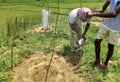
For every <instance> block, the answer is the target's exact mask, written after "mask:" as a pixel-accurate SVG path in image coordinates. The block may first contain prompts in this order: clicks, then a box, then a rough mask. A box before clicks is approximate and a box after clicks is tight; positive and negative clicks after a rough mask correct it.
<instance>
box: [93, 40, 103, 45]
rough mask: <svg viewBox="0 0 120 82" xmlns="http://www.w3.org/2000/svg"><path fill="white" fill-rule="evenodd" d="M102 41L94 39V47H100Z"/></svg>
mask: <svg viewBox="0 0 120 82" xmlns="http://www.w3.org/2000/svg"><path fill="white" fill-rule="evenodd" d="M101 41H102V39H96V40H95V41H94V45H95V46H97V47H100V43H101Z"/></svg>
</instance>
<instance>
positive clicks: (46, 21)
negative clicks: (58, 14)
mask: <svg viewBox="0 0 120 82" xmlns="http://www.w3.org/2000/svg"><path fill="white" fill-rule="evenodd" d="M49 25H50V10H46V9H42V26H43V29H44V30H46V29H48V28H49Z"/></svg>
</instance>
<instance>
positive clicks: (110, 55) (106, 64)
mask: <svg viewBox="0 0 120 82" xmlns="http://www.w3.org/2000/svg"><path fill="white" fill-rule="evenodd" d="M113 51H114V45H113V44H110V43H108V52H107V57H106V60H105V62H104V65H103V66H102V69H107V67H108V62H109V60H110V58H111V57H112V55H113Z"/></svg>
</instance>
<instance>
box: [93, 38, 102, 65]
mask: <svg viewBox="0 0 120 82" xmlns="http://www.w3.org/2000/svg"><path fill="white" fill-rule="evenodd" d="M101 41H102V39H96V40H95V41H94V44H95V54H96V59H95V62H94V65H100V50H101V47H100V44H101Z"/></svg>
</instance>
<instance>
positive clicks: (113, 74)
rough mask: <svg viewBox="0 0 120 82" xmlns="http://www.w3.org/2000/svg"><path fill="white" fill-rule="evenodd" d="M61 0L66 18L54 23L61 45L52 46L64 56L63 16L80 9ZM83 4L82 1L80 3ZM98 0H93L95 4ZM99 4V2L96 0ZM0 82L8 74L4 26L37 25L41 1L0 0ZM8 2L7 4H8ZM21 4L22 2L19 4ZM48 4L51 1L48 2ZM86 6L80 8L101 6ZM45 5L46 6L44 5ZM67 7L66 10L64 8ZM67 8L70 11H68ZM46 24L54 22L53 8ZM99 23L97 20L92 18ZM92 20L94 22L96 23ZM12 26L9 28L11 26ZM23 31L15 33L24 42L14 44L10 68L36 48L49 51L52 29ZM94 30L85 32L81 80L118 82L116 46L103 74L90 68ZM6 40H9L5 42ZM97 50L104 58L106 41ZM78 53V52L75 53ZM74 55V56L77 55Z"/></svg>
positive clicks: (6, 79) (119, 54)
mask: <svg viewBox="0 0 120 82" xmlns="http://www.w3.org/2000/svg"><path fill="white" fill-rule="evenodd" d="M72 1H73V0H69V1H68V2H67V1H65V2H64V1H63V2H62V0H61V2H60V13H63V14H66V15H59V19H58V22H57V32H56V33H57V35H56V41H58V42H59V41H60V42H63V43H62V44H56V45H55V49H56V50H58V51H60V52H61V53H63V54H64V55H65V54H66V53H67V51H69V50H70V46H69V31H68V21H67V19H68V18H67V15H68V13H69V12H70V10H71V9H72V8H76V7H80V4H79V3H75V2H78V0H75V1H74V3H72ZM84 1H86V0H84ZM97 1H98V0H95V2H97ZM99 1H103V0H99ZM0 2H1V3H0V16H1V17H0V37H1V38H0V82H9V72H10V65H11V63H10V62H11V61H10V59H11V56H10V50H11V44H12V43H11V38H9V37H11V36H9V37H7V32H8V25H7V23H9V24H10V26H11V28H13V27H15V25H14V24H15V19H16V17H17V18H18V23H17V24H18V27H19V28H21V27H24V26H25V27H26V30H27V29H32V27H34V26H35V25H38V24H41V9H42V7H41V6H43V1H41V0H40V1H35V0H19V2H18V1H17V0H0ZM8 2H10V3H8ZM20 2H22V3H20ZM51 2H55V1H54V0H51ZM86 2H87V3H83V7H89V8H91V9H98V8H99V7H100V6H101V5H102V2H101V3H90V2H92V1H91V0H89V1H86ZM47 5H48V4H47ZM49 6H50V7H57V6H58V5H57V3H50V2H49ZM65 8H67V9H65ZM68 8H70V9H68ZM50 9H51V15H50V17H51V18H50V22H51V23H56V17H57V14H55V13H57V9H56V8H50ZM94 19H97V20H99V19H98V18H94ZM97 20H96V21H97ZM12 24H13V26H12ZM26 30H21V31H20V32H19V30H18V31H17V32H19V33H18V36H16V39H17V38H18V37H21V36H25V40H23V41H22V42H15V43H14V62H13V64H14V65H19V63H20V62H22V61H23V60H24V57H26V55H30V54H33V53H34V50H35V49H36V48H39V49H40V50H42V51H43V52H44V53H46V54H48V53H50V52H51V50H50V49H49V48H50V47H51V46H52V43H53V40H54V38H53V36H54V30H53V31H49V32H45V33H44V34H42V35H38V34H31V33H26ZM97 31H98V26H96V25H94V24H92V25H91V27H90V29H89V31H88V33H87V38H88V41H87V44H86V45H85V47H84V55H83V57H82V63H83V64H84V66H82V67H81V68H80V70H81V71H82V74H83V75H84V79H85V80H86V82H119V81H120V79H119V77H120V70H119V69H120V59H119V58H120V52H119V50H120V47H119V46H118V47H115V52H114V55H113V57H112V59H111V65H110V68H109V69H108V70H107V71H104V72H103V71H102V72H101V71H100V70H99V68H98V67H94V68H93V67H92V66H91V62H92V61H94V58H95V53H94V44H93V42H94V39H95V37H96V34H97ZM8 38H9V39H8ZM101 47H102V49H101V59H102V60H104V59H105V56H106V55H105V54H106V52H107V50H106V49H107V42H106V41H103V43H102V46H101ZM78 54H79V53H78ZM78 54H76V55H78Z"/></svg>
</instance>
